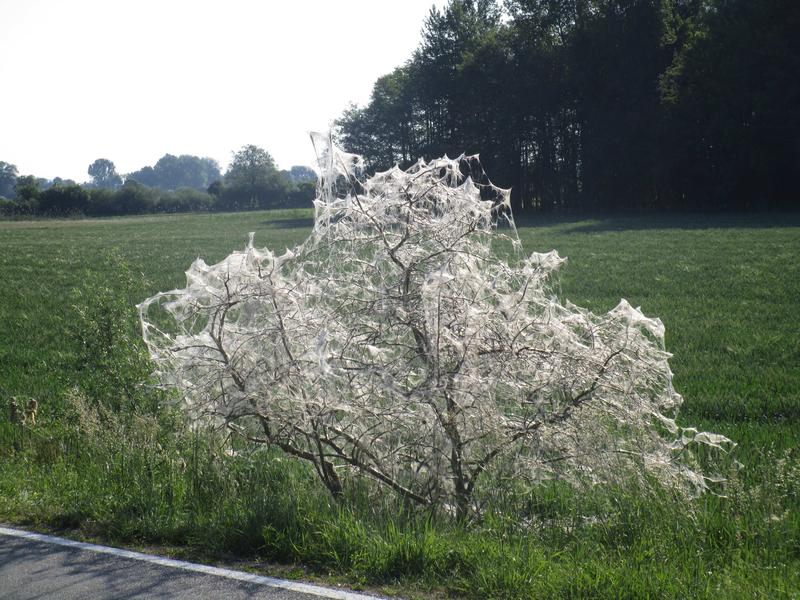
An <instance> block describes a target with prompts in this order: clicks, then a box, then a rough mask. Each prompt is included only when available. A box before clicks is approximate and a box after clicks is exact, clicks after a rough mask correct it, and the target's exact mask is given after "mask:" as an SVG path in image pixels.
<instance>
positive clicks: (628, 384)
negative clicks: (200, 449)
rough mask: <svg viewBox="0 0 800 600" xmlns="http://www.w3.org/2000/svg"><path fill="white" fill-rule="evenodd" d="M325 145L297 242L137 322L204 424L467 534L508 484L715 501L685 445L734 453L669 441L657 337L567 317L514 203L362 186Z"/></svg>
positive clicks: (670, 399)
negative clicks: (477, 512)
mask: <svg viewBox="0 0 800 600" xmlns="http://www.w3.org/2000/svg"><path fill="white" fill-rule="evenodd" d="M316 141H317V144H318V145H319V146H320V147H321V151H320V154H321V163H322V165H323V167H324V168H323V169H322V170H323V177H322V178H321V184H320V188H319V190H320V192H319V197H318V198H317V200H316V222H315V226H314V230H313V232H312V233H311V235H310V237H309V238H308V239H307V240H306V241H305V242H304V243H303V244H301V245H300V246H298V247H296V248H294V249H293V250H289V251H286V252H285V253H284V254H281V255H278V254H275V253H273V252H272V251H270V250H267V249H258V248H256V247H255V246H254V245H253V241H252V235H251V241H250V243H249V244H248V246H247V248H246V249H245V250H244V251H243V252H234V253H232V254H231V255H230V256H228V257H227V258H226V259H224V260H223V261H222V262H220V263H217V264H215V265H211V266H209V265H207V264H205V263H204V262H203V261H202V260H200V259H198V260H197V261H195V262H194V263H193V264H192V266H191V268H190V269H189V271H187V285H186V287H185V288H184V289H178V290H173V291H171V292H166V293H162V294H158V295H156V296H154V297H152V298H150V299H148V300H146V301H145V302H143V303H142V304H141V305H140V311H141V318H142V325H143V331H144V336H145V340H146V341H147V344H148V346H149V348H150V351H151V355H152V357H153V359H154V360H155V362H156V364H157V366H158V370H159V372H160V374H161V377H162V379H163V381H164V383H165V384H167V385H170V386H175V387H177V388H178V389H179V390H180V392H181V394H182V398H183V401H184V406H185V407H186V408H187V410H188V411H190V413H191V414H192V415H193V416H194V417H196V418H208V419H213V420H216V421H217V422H219V423H220V424H223V425H224V426H225V427H228V428H229V429H230V430H232V431H234V432H236V433H238V434H240V435H242V436H243V437H245V438H247V439H248V440H251V441H254V442H259V443H263V444H269V445H272V446H275V447H278V448H281V449H282V450H283V451H285V452H286V453H288V454H291V455H293V456H296V457H299V458H301V459H305V460H308V461H310V462H311V463H312V464H313V465H314V467H315V468H316V470H317V473H318V474H319V477H320V479H321V480H322V481H323V482H324V483H325V485H326V486H327V487H328V489H329V490H330V491H331V492H332V493H333V494H334V495H337V494H339V493H340V492H341V490H342V477H343V474H349V473H354V474H357V475H361V476H367V477H369V478H371V479H373V480H375V481H377V482H380V483H381V484H383V485H385V486H388V487H389V488H391V489H393V490H394V491H395V492H397V493H399V494H400V495H402V496H404V497H405V498H407V499H409V500H411V501H413V502H416V503H419V504H422V505H445V506H448V507H452V508H453V509H454V511H455V513H456V514H457V515H458V517H460V518H466V517H467V516H468V515H469V514H470V513H471V511H473V510H474V509H475V503H474V499H475V496H476V493H477V491H478V490H479V488H480V486H481V485H482V482H484V481H485V482H495V481H498V478H499V477H503V478H506V477H512V478H514V480H515V481H527V482H534V481H538V480H541V479H543V478H548V477H552V476H559V477H563V478H565V479H567V480H569V481H576V482H577V481H587V480H588V481H593V482H595V481H620V480H625V479H626V478H630V477H634V478H637V479H639V480H643V479H648V480H650V479H656V480H658V481H661V482H663V483H664V484H666V485H670V486H675V487H678V488H680V489H686V490H695V491H696V490H702V489H704V488H705V486H706V482H705V478H704V476H703V474H702V473H701V472H700V471H699V470H698V469H697V468H695V467H694V466H693V465H692V460H691V456H692V453H691V451H690V448H689V446H690V445H691V444H693V443H705V444H710V445H713V446H720V445H721V444H723V443H726V442H727V440H726V439H725V438H723V437H722V436H717V435H714V434H707V433H698V432H697V431H696V430H694V429H682V428H680V427H678V426H677V425H676V423H675V421H674V417H675V414H676V412H677V410H678V407H679V406H680V404H681V397H680V396H679V395H678V394H677V393H676V392H675V390H674V389H673V387H672V373H671V371H670V368H669V365H668V362H667V360H668V358H669V356H670V355H669V354H668V353H667V352H666V351H665V350H664V343H663V336H664V328H663V325H662V323H661V322H660V321H659V320H658V319H651V318H648V317H646V316H644V315H643V314H642V313H641V312H640V311H639V310H638V309H635V308H633V307H632V306H630V305H629V304H628V303H627V302H626V301H624V300H623V301H621V302H620V304H619V305H618V306H617V307H616V308H615V309H613V310H612V311H610V312H609V313H607V314H605V315H594V314H592V313H591V312H589V311H587V310H584V309H581V308H578V307H576V306H574V305H572V304H569V303H566V304H562V303H560V302H559V301H558V299H557V297H556V295H555V294H554V293H553V289H552V286H551V281H552V278H553V274H554V273H555V271H556V270H557V269H558V268H559V267H560V266H561V265H562V263H563V262H564V261H563V259H562V258H560V257H559V256H558V255H557V254H556V252H555V251H553V252H550V253H547V254H537V253H534V254H531V255H530V256H528V257H523V256H521V254H520V253H519V250H520V243H519V241H518V238H517V236H516V230H515V228H514V223H513V220H512V218H511V215H510V212H509V210H508V197H509V196H508V191H506V190H501V189H498V188H496V187H494V186H492V185H491V184H485V185H479V184H477V183H476V182H475V181H474V180H473V179H471V178H466V179H464V177H463V175H462V171H463V170H464V169H465V168H468V169H471V170H473V171H474V169H475V167H476V164H477V163H476V161H477V159H476V158H475V157H461V158H459V159H455V160H452V159H448V158H446V157H445V158H442V159H439V160H434V161H432V162H430V163H425V162H422V161H420V162H419V163H417V164H416V165H415V166H413V167H412V168H410V169H409V170H407V171H402V170H400V169H398V168H394V169H392V170H389V171H386V172H384V173H379V174H377V175H375V176H374V177H372V178H370V179H366V180H359V179H357V177H356V174H357V173H358V166H359V157H356V156H354V155H348V154H345V153H343V152H340V151H338V150H336V149H335V148H333V147H332V146H331V145H329V144H327V143H324V140H323V139H322V138H317V140H316ZM499 223H502V226H500V225H499ZM502 244H508V245H510V247H511V248H512V249H513V250H514V251H515V255H516V257H515V258H514V259H513V260H512V261H510V262H509V261H507V260H505V259H503V258H501V253H498V252H497V251H496V250H497V249H498V248H497V246H498V245H502Z"/></svg>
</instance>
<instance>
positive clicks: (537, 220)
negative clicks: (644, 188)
mask: <svg viewBox="0 0 800 600" xmlns="http://www.w3.org/2000/svg"><path fill="white" fill-rule="evenodd" d="M516 223H517V226H519V227H563V228H564V229H563V232H564V233H604V232H611V231H646V230H657V229H684V230H702V229H769V228H777V227H800V212H775V213H770V212H758V213H733V214H722V213H719V214H709V213H677V214H665V213H652V214H641V215H613V216H607V215H603V216H597V215H543V216H536V215H530V216H528V215H523V216H522V217H517V218H516Z"/></svg>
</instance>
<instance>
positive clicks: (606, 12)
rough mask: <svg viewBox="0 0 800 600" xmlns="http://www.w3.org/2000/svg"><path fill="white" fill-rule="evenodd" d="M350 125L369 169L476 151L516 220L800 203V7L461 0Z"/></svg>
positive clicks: (780, 0)
mask: <svg viewBox="0 0 800 600" xmlns="http://www.w3.org/2000/svg"><path fill="white" fill-rule="evenodd" d="M337 125H338V139H339V142H340V143H341V144H342V145H343V146H344V147H345V148H347V149H348V150H349V151H352V152H358V153H360V154H363V155H365V157H366V158H367V160H368V165H369V167H370V168H371V169H373V170H378V169H385V168H388V167H390V166H392V165H393V164H395V163H399V164H400V165H401V166H402V165H408V164H409V163H411V162H413V161H415V160H416V159H417V158H418V157H426V158H431V157H436V156H441V155H443V154H445V153H447V154H449V155H451V156H453V155H458V154H460V153H462V152H466V153H468V154H469V153H478V152H479V153H480V156H481V160H482V163H483V165H484V168H485V169H486V172H487V173H489V175H490V176H491V177H492V180H493V181H494V182H495V183H496V184H498V185H501V186H503V187H513V193H512V201H513V203H514V208H515V211H516V212H518V213H519V212H533V211H541V212H571V211H592V212H615V211H638V210H755V209H795V208H797V207H798V196H797V192H796V188H795V185H796V181H797V177H798V175H800V3H797V2H795V1H794V0H505V1H504V2H503V3H502V4H501V3H500V2H498V1H495V0H451V2H450V3H449V4H448V5H447V6H446V7H445V8H444V9H442V10H436V9H432V10H431V12H430V14H429V16H428V18H427V20H426V22H425V25H424V29H423V34H422V40H421V43H420V45H419V47H418V48H417V50H416V51H415V52H414V54H413V56H412V57H411V58H410V60H409V61H408V62H407V63H406V64H405V65H403V66H402V67H399V68H397V69H395V70H394V71H393V72H391V73H389V74H388V75H385V76H383V77H381V78H380V79H379V80H378V81H377V82H376V83H375V85H374V88H373V92H372V96H371V99H370V101H369V103H368V104H367V105H366V106H364V107H351V109H349V110H348V111H346V112H345V113H344V115H342V117H341V118H340V119H339V121H338V122H337Z"/></svg>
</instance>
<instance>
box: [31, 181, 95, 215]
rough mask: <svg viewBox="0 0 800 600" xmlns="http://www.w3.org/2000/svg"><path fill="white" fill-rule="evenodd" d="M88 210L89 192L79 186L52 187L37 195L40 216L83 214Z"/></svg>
mask: <svg viewBox="0 0 800 600" xmlns="http://www.w3.org/2000/svg"><path fill="white" fill-rule="evenodd" d="M88 208H89V192H87V191H86V190H85V189H83V188H82V187H81V186H79V185H74V184H73V185H54V186H52V187H49V188H47V189H46V190H45V191H43V192H42V193H41V194H39V207H38V211H39V213H41V214H45V215H47V214H50V215H68V214H84V213H85V212H86V211H87V209H88Z"/></svg>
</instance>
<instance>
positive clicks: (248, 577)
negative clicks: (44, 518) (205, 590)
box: [0, 527, 384, 600]
mask: <svg viewBox="0 0 800 600" xmlns="http://www.w3.org/2000/svg"><path fill="white" fill-rule="evenodd" d="M0 535H7V536H11V537H16V538H23V539H27V540H35V541H37V542H44V543H46V544H55V545H58V546H66V547H68V548H79V549H81V550H89V551H90V552H99V553H101V554H111V555H112V556H119V557H121V558H129V559H131V560H140V561H142V562H146V563H151V564H154V565H160V566H162V567H171V568H173V569H181V570H182V571H193V572H195V573H205V574H206V575H216V576H218V577H226V578H228V579H236V580H238V581H246V582H248V583H256V584H259V585H266V586H269V587H273V588H280V589H283V590H290V591H292V592H298V593H302V594H311V595H314V596H319V597H320V598H331V599H333V600H384V599H381V598H378V597H377V596H369V595H367V594H359V593H357V592H347V591H344V590H336V589H331V588H324V587H321V586H318V585H311V584H310V583H300V582H297V581H289V580H287V579H278V578H276V577H264V576H263V575H254V574H253V573H245V572H243V571H233V570H232V569H222V568H220V567H210V566H208V565H199V564H196V563H190V562H185V561H182V560H175V559H173V558H164V557H163V556H153V555H151V554H144V553H142V552H133V551H131V550H122V549H120V548H111V547H109V546H99V545H97V544H87V543H85V542H76V541H74V540H68V539H65V538H60V537H55V536H52V535H44V534H41V533H31V532H29V531H23V530H21V529H11V528H9V527H0Z"/></svg>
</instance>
